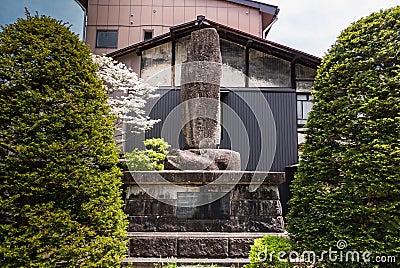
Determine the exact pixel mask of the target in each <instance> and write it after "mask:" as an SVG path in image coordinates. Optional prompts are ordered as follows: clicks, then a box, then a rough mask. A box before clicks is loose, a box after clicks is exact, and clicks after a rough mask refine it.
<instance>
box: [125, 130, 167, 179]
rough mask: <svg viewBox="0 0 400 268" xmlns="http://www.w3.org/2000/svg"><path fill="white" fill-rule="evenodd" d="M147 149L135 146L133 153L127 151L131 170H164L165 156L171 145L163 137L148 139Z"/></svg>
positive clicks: (126, 155) (126, 156)
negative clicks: (142, 149)
mask: <svg viewBox="0 0 400 268" xmlns="http://www.w3.org/2000/svg"><path fill="white" fill-rule="evenodd" d="M143 143H144V145H145V146H146V150H144V151H141V150H139V149H137V148H135V149H134V150H133V151H132V152H131V153H129V152H128V153H125V158H126V160H127V165H128V168H129V170H132V171H134V170H136V171H149V170H163V169H164V160H165V156H166V155H167V154H168V151H167V149H168V147H170V145H169V144H168V143H167V142H166V141H164V139H163V138H161V139H160V138H152V139H147V140H145V141H144V142H143Z"/></svg>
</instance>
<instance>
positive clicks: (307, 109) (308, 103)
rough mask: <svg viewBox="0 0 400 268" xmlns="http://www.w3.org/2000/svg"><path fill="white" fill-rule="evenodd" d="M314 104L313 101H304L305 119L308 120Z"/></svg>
mask: <svg viewBox="0 0 400 268" xmlns="http://www.w3.org/2000/svg"><path fill="white" fill-rule="evenodd" d="M311 108H312V102H311V101H304V102H303V118H304V119H307V118H308V113H309V112H310V111H311Z"/></svg>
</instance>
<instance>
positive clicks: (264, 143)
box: [126, 89, 297, 171]
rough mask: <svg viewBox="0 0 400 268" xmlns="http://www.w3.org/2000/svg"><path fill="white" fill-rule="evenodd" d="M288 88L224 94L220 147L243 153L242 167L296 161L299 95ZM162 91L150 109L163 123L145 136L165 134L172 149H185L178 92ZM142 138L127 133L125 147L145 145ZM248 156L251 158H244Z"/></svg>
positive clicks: (279, 167) (277, 165) (268, 167)
mask: <svg viewBox="0 0 400 268" xmlns="http://www.w3.org/2000/svg"><path fill="white" fill-rule="evenodd" d="M289 91H291V90H290V89H287V90H286V91H284V90H283V91H282V92H262V93H261V92H260V91H257V90H255V91H252V90H248V89H243V90H235V91H230V92H224V93H221V101H222V102H223V103H224V104H226V105H227V106H228V107H230V108H228V107H226V106H224V104H223V106H222V125H223V127H224V131H223V133H222V140H221V148H227V149H233V150H235V151H238V152H240V153H241V155H242V164H243V165H242V169H246V170H256V169H257V170H269V171H285V167H286V166H288V165H292V164H295V163H297V129H296V94H295V92H289ZM160 93H161V97H160V99H159V100H154V101H152V102H149V105H148V110H151V111H150V117H151V118H159V119H161V120H162V122H160V123H159V124H157V125H156V126H154V127H153V129H151V130H150V131H149V132H148V133H146V135H145V138H151V137H163V138H164V139H165V140H167V141H168V143H170V144H171V145H172V148H178V147H179V148H182V145H183V140H182V135H181V131H180V130H181V128H182V127H181V125H182V124H181V114H180V112H181V110H180V107H178V108H176V107H177V106H178V105H179V103H180V94H179V91H175V90H171V91H166V90H160ZM266 103H267V104H268V105H269V107H270V109H271V110H270V111H269V109H268V108H267V107H266V106H268V105H266ZM174 108H175V109H174ZM241 126H244V128H243V127H241ZM275 128H276V133H275ZM228 133H229V135H228ZM274 133H275V134H274ZM143 138H144V136H143V135H142V136H141V137H139V136H136V137H131V136H128V138H127V145H126V150H127V151H130V150H132V149H133V148H135V147H142V141H141V140H143ZM247 140H248V143H247ZM275 143H276V147H275ZM261 147H263V148H262V149H261ZM274 148H275V153H274V152H273V151H274ZM261 150H262V151H261ZM246 155H249V159H248V161H246V159H243V158H245V156H246ZM260 157H261V158H260ZM246 162H247V163H246ZM268 162H270V163H272V165H268Z"/></svg>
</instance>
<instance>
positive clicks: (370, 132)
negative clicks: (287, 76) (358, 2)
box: [287, 7, 400, 267]
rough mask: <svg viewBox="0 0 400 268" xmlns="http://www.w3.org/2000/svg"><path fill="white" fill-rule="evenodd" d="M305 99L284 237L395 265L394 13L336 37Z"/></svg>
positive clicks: (398, 198) (399, 146)
mask: <svg viewBox="0 0 400 268" xmlns="http://www.w3.org/2000/svg"><path fill="white" fill-rule="evenodd" d="M313 96H314V100H315V103H314V106H313V109H312V111H311V113H310V116H309V119H308V122H307V125H306V127H307V128H308V131H307V141H306V143H305V146H304V149H303V154H302V156H301V161H300V166H299V172H298V174H297V178H296V179H295V181H294V182H293V185H292V187H293V189H292V190H293V199H292V200H291V207H292V209H291V211H290V212H289V215H288V220H287V225H288V230H289V232H290V233H291V234H292V235H293V238H294V240H295V241H296V242H297V243H298V244H299V246H300V247H301V248H302V249H307V250H315V251H317V252H321V251H323V250H329V248H332V249H336V250H337V249H338V248H337V247H336V242H337V241H338V240H340V239H342V240H345V241H346V242H347V247H346V248H345V249H344V251H346V250H357V251H360V252H363V251H367V250H369V251H371V252H372V253H373V255H372V256H371V258H370V259H371V261H373V260H374V256H378V255H395V256H396V258H397V260H396V261H397V264H396V265H399V263H400V257H399V256H400V254H399V253H400V235H399V231H400V7H397V8H393V9H389V10H385V11H381V12H379V13H374V14H372V15H370V16H368V17H366V18H364V19H361V20H359V21H357V22H356V23H354V24H353V25H351V26H350V27H348V28H347V29H346V30H344V31H343V32H342V33H341V35H340V36H339V38H338V40H337V42H336V43H335V44H334V45H333V46H332V48H331V49H330V50H329V51H328V53H327V54H326V55H325V56H324V57H323V60H322V64H321V66H320V68H319V70H318V73H317V77H316V80H315V90H314V91H313ZM336 265H339V264H337V263H336ZM341 265H343V266H348V267H356V266H354V264H348V263H342V264H341ZM352 265H353V266H352ZM357 265H359V266H357V267H361V264H357ZM385 265H387V266H380V267H391V266H390V265H392V266H393V267H395V266H396V265H393V264H385ZM396 267H398V266H396Z"/></svg>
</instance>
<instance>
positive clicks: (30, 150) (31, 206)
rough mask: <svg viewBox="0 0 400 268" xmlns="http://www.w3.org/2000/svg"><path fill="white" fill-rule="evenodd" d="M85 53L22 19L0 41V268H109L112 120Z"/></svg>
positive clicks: (116, 194) (113, 240)
mask: <svg viewBox="0 0 400 268" xmlns="http://www.w3.org/2000/svg"><path fill="white" fill-rule="evenodd" d="M89 53H90V51H89V49H88V48H87V47H86V46H85V45H84V44H83V42H82V41H80V40H79V37H78V36H77V35H75V34H73V33H71V31H70V30H69V29H68V28H67V27H66V26H65V24H63V23H62V22H59V21H56V20H54V19H51V18H48V17H45V16H38V15H36V16H31V15H29V14H28V15H27V18H26V19H18V21H17V22H16V23H14V24H11V25H8V26H7V27H4V28H2V31H1V32H0V111H1V112H0V122H1V123H0V177H1V184H0V266H1V267H118V266H119V264H120V260H121V258H122V257H124V255H125V254H126V241H125V237H126V228H127V221H126V216H125V214H124V213H123V211H122V207H123V202H122V200H121V199H120V196H121V179H120V176H121V171H120V170H119V169H118V168H117V163H118V151H117V150H116V148H115V144H114V140H113V133H114V127H113V121H114V119H115V118H114V117H111V116H110V115H109V108H108V106H107V104H106V100H107V95H106V93H105V92H104V89H103V88H102V84H101V82H100V81H99V80H98V78H97V76H96V66H95V65H94V64H93V62H92V59H91V57H90V55H89Z"/></svg>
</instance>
